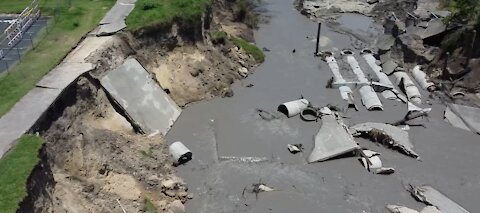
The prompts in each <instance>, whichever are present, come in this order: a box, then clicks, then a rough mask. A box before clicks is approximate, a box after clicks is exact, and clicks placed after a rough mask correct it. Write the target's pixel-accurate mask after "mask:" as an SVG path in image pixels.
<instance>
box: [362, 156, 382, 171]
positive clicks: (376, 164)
mask: <svg viewBox="0 0 480 213" xmlns="http://www.w3.org/2000/svg"><path fill="white" fill-rule="evenodd" d="M368 160H370V162H371V163H372V164H371V165H370V164H369V163H368V161H367V159H366V158H361V161H362V165H363V166H364V167H365V169H367V170H368V171H375V170H377V169H380V168H382V160H380V157H378V156H372V157H369V158H368Z"/></svg>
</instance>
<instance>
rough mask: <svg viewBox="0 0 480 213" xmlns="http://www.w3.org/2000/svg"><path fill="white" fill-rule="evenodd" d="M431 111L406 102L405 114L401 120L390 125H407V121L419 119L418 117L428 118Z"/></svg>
mask: <svg viewBox="0 0 480 213" xmlns="http://www.w3.org/2000/svg"><path fill="white" fill-rule="evenodd" d="M431 111H432V108H420V107H418V106H415V105H414V104H412V103H411V102H409V101H407V114H406V115H405V117H403V119H402V120H399V121H397V122H395V123H393V124H392V125H394V126H399V125H407V121H410V120H413V119H416V118H419V117H428V114H429V113H430V112H431Z"/></svg>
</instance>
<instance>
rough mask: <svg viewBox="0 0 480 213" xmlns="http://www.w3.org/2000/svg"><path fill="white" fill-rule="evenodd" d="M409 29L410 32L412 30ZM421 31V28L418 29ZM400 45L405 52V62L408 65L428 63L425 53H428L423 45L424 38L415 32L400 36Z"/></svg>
mask: <svg viewBox="0 0 480 213" xmlns="http://www.w3.org/2000/svg"><path fill="white" fill-rule="evenodd" d="M411 29H412V27H409V28H408V30H411ZM416 29H419V28H416ZM398 41H399V44H400V45H401V48H402V50H403V51H402V52H403V54H402V55H403V60H404V61H405V62H406V63H416V62H419V61H427V59H426V58H425V52H426V51H427V50H426V48H425V46H424V45H423V40H422V38H421V37H420V36H419V35H417V33H415V32H410V31H409V32H408V33H405V34H402V35H400V36H398Z"/></svg>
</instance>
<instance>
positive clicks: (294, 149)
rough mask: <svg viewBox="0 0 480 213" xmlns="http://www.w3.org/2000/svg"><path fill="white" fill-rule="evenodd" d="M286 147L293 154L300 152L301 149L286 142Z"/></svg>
mask: <svg viewBox="0 0 480 213" xmlns="http://www.w3.org/2000/svg"><path fill="white" fill-rule="evenodd" d="M287 149H288V151H289V152H290V153H292V154H295V153H298V152H301V151H302V150H301V149H300V148H299V147H298V146H297V145H295V144H287Z"/></svg>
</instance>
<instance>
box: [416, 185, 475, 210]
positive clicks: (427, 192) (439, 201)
mask: <svg viewBox="0 0 480 213" xmlns="http://www.w3.org/2000/svg"><path fill="white" fill-rule="evenodd" d="M409 191H410V193H411V195H412V196H413V197H414V198H415V199H417V200H418V201H420V202H423V203H425V204H427V205H432V206H435V207H437V208H438V209H439V210H440V211H441V212H446V213H469V211H467V210H466V209H464V208H463V207H462V206H460V205H458V204H457V203H455V202H454V201H453V200H451V199H450V198H448V197H447V196H445V195H443V194H442V193H441V192H439V191H437V190H436V189H434V188H433V187H431V186H417V187H413V186H411V188H410V190H409Z"/></svg>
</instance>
